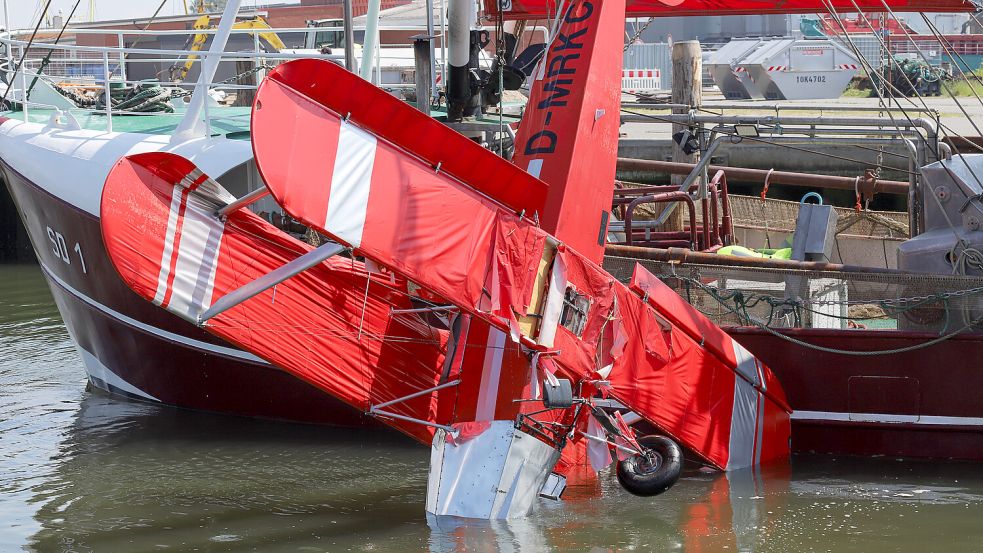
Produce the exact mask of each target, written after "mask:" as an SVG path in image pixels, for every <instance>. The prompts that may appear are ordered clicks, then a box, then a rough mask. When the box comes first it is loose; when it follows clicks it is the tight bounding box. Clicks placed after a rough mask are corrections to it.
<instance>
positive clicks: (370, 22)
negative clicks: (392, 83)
mask: <svg viewBox="0 0 983 553" xmlns="http://www.w3.org/2000/svg"><path fill="white" fill-rule="evenodd" d="M381 4H382V0H369V10H368V11H367V12H366V13H365V43H364V44H362V66H361V67H360V68H359V71H358V74H359V76H360V77H362V78H363V79H365V80H366V81H371V80H372V69H373V66H374V64H375V50H376V48H378V46H379V8H380V7H381ZM353 38H354V37H353ZM377 84H378V83H377Z"/></svg>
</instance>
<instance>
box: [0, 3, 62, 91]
mask: <svg viewBox="0 0 983 553" xmlns="http://www.w3.org/2000/svg"><path fill="white" fill-rule="evenodd" d="M38 3H39V4H40V2H38ZM50 7H51V0H48V3H47V4H45V6H44V13H47V11H48V8H50ZM42 21H44V17H43V16H42V17H39V18H38V24H37V25H35V26H34V32H33V33H31V38H30V40H28V41H27V47H26V48H24V51H23V52H21V55H20V59H19V60H17V67H16V68H14V74H13V76H11V77H10V82H11V86H8V87H7V89H6V90H4V91H3V98H0V107H3V105H4V104H5V103H6V102H7V94H10V89H12V88H14V87H13V86H12V83H13V82H14V79H15V78H17V73H18V72H19V71H20V70H21V66H23V65H24V60H25V59H26V58H27V54H28V52H30V51H31V45H32V44H34V39H35V38H37V36H38V29H40V28H41V22H42ZM9 47H10V45H9V44H8V48H9ZM24 102H25V103H26V102H27V97H26V96H25V98H24Z"/></svg>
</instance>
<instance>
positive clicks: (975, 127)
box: [823, 0, 983, 135]
mask: <svg viewBox="0 0 983 553" xmlns="http://www.w3.org/2000/svg"><path fill="white" fill-rule="evenodd" d="M823 1H824V2H826V1H828V0H823ZM851 1H852V0H851ZM881 4H883V5H884V8H885V9H886V10H887V11H888V13H890V14H892V16H893V15H894V12H892V11H891V8H890V7H889V6H888V5H887V2H885V1H884V0H881ZM895 19H897V17H895ZM902 31H904V34H905V37H907V38H908V41H909V42H911V45H912V46H913V47H914V48H915V51H916V52H917V53H918V56H919V57H920V58H922V61H924V62H925V63H926V64H928V65H929V66H931V63H930V62H929V60H928V57H927V56H925V52H923V51H922V49H921V48H920V47H919V46H918V44H917V43H916V42H915V40H914V39H913V38H912V37H911V35H910V34H909V33H908V31H907V30H906V29H904V28H903V26H902ZM940 84H941V85H942V87H943V88H945V91H946V92H947V93H948V94H949V96H951V97H952V101H953V102H955V104H956V106H957V107H958V108H959V111H961V112H962V113H963V115H964V116H965V117H966V119H967V120H969V123H970V124H971V125H973V130H975V131H976V134H977V135H983V132H980V128H979V127H978V126H977V125H976V122H975V121H973V118H972V117H970V115H969V113H968V112H967V111H966V108H965V107H963V105H962V103H961V102H960V101H959V100H958V99H957V98H956V96H955V94H953V93H952V90H951V89H950V88H949V86H948V85H947V84H945V82H944V81H943V82H942V83H940Z"/></svg>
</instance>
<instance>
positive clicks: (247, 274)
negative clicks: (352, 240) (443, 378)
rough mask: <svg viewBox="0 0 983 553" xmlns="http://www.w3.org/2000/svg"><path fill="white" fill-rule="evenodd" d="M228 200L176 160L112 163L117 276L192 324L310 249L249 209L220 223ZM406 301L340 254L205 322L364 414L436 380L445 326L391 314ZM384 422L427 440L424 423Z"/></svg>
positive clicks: (400, 407) (429, 413) (385, 279)
mask: <svg viewBox="0 0 983 553" xmlns="http://www.w3.org/2000/svg"><path fill="white" fill-rule="evenodd" d="M233 199H234V198H233V197H232V196H231V195H229V194H228V193H227V192H226V191H225V190H224V189H222V187H221V185H219V184H218V183H216V182H215V181H212V180H210V179H208V178H207V177H206V176H205V175H203V174H201V172H200V171H198V170H197V169H196V168H195V167H194V165H193V164H192V163H191V162H190V161H188V160H186V159H184V158H182V157H180V156H177V155H174V154H167V153H148V154H139V155H134V156H129V157H126V158H123V159H122V160H120V161H119V162H118V163H117V165H116V166H115V167H114V168H113V170H112V171H111V172H110V174H109V177H108V178H107V181H106V186H105V189H104V191H103V197H102V216H101V224H102V230H103V237H104V240H105V243H106V248H107V250H108V251H109V255H110V258H111V260H112V262H113V264H114V266H115V267H116V269H117V271H118V272H119V273H120V276H121V277H122V278H123V280H124V281H125V282H126V283H127V284H128V285H129V286H130V288H132V289H133V290H134V291H136V292H137V293H138V294H139V295H140V296H142V297H143V298H145V299H147V300H149V301H153V302H154V303H157V304H158V305H161V306H163V307H165V308H166V309H168V310H169V311H171V312H173V313H175V314H177V315H179V316H181V317H183V318H185V319H188V320H190V321H192V322H194V321H196V318H197V315H198V314H199V313H201V312H202V311H203V310H204V309H205V308H207V307H208V306H209V305H211V304H212V303H214V301H215V300H217V299H218V298H220V297H222V296H223V295H225V294H226V293H228V292H230V291H232V290H234V289H236V288H238V287H239V286H242V285H244V284H246V283H248V282H251V281H252V280H254V279H257V278H259V277H261V276H263V275H266V274H268V273H269V272H270V271H272V270H274V269H276V268H277V267H279V266H281V265H283V264H284V263H286V262H288V261H290V260H293V259H295V258H297V257H299V256H300V255H302V254H304V253H307V252H308V251H310V250H311V249H312V248H311V247H310V246H308V245H307V244H305V243H302V242H300V241H298V240H296V239H294V238H292V237H291V236H289V235H288V234H286V233H284V232H282V231H280V230H279V229H277V228H275V227H273V226H272V225H270V224H269V223H267V222H266V221H264V220H263V219H261V218H260V217H259V216H257V215H255V214H253V213H251V212H249V211H248V210H245V209H243V210H239V211H236V212H233V213H232V214H230V215H229V217H228V220H227V221H226V222H225V223H224V224H223V223H222V222H220V221H219V220H218V219H216V218H215V216H214V211H215V210H216V209H217V208H219V207H222V206H223V205H225V204H226V203H228V202H229V201H231V200H233ZM162 259H163V260H166V261H163V262H162ZM163 265H167V267H168V269H167V270H162V266H163ZM161 291H162V292H161ZM409 307H411V304H410V302H409V300H408V297H407V294H406V291H405V281H402V280H401V279H397V278H395V277H394V276H393V275H391V274H372V273H369V272H367V271H366V270H365V267H364V266H363V264H362V263H359V262H356V261H353V260H352V259H348V258H344V257H340V256H336V257H333V258H330V259H328V260H327V261H325V262H324V263H322V264H320V265H317V266H315V267H314V268H312V269H309V270H307V271H305V272H303V273H301V274H299V275H297V276H295V277H293V278H291V279H289V280H287V281H285V282H282V283H280V284H278V285H277V286H276V287H274V288H273V289H270V290H267V291H266V292H263V293H262V294H259V295H258V296H255V297H253V298H252V299H250V300H247V301H246V302H244V303H242V304H240V305H239V306H237V307H234V308H232V309H231V310H229V311H226V312H224V313H222V314H220V315H218V316H216V317H214V318H213V319H211V320H209V321H208V322H207V324H206V325H205V329H206V330H207V331H208V332H210V333H212V334H214V335H216V336H218V337H221V338H223V339H225V340H227V341H229V342H231V343H233V344H235V345H237V346H239V347H241V348H243V349H246V350H248V351H251V352H253V353H255V354H256V355H258V356H260V357H262V358H264V359H266V360H268V361H270V362H271V363H273V364H275V365H277V366H279V367H282V368H284V369H286V370H287V371H289V372H291V373H293V374H294V375H296V376H298V377H300V378H302V379H303V380H305V381H307V382H309V383H311V384H313V385H315V386H317V387H318V388H320V389H322V390H324V391H325V392H327V393H330V394H332V395H334V396H335V397H338V398H340V399H342V400H343V401H345V402H347V403H349V404H351V405H352V406H353V407H355V408H357V409H359V410H361V411H365V410H368V408H369V406H370V405H375V404H379V403H381V402H384V401H388V400H392V399H396V398H399V397H402V396H406V395H409V394H411V393H413V392H417V391H420V390H425V389H427V388H431V387H433V386H435V385H436V384H437V383H438V381H439V378H440V372H441V368H442V366H443V361H444V352H445V348H446V341H447V332H446V331H444V330H438V329H436V328H433V327H431V326H429V325H427V324H425V322H424V321H423V320H422V319H420V318H419V316H418V315H407V314H396V315H392V314H391V313H390V310H391V309H392V308H409ZM229 385H230V386H235V383H234V382H230V383H229ZM455 397H456V390H455V389H454V388H446V389H443V390H441V391H439V392H436V393H434V394H429V395H426V396H422V397H419V398H416V399H413V400H410V401H407V402H405V403H398V404H395V405H392V406H391V407H387V408H386V410H387V411H390V412H394V413H397V414H401V415H406V416H410V417H414V418H419V419H425V420H435V419H436V418H437V412H438V409H441V411H442V412H445V413H448V414H447V415H446V416H447V417H448V418H449V417H450V413H451V412H452V410H447V409H444V408H441V406H440V405H439V404H438V398H439V399H440V400H441V402H443V403H450V404H453V402H454V401H455ZM270 399H271V400H273V401H282V399H283V398H270ZM382 420H383V422H387V423H388V424H390V425H391V426H393V427H395V428H397V429H399V430H401V431H402V432H404V433H406V434H408V435H410V436H412V437H413V438H415V439H417V440H419V441H420V442H423V443H427V444H429V443H430V440H431V438H432V430H431V429H430V428H428V427H426V426H423V425H420V424H413V423H408V422H402V421H397V420H386V419H382Z"/></svg>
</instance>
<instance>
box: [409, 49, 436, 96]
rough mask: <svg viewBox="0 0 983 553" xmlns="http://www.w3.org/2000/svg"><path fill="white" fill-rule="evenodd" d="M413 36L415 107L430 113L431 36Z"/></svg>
mask: <svg viewBox="0 0 983 553" xmlns="http://www.w3.org/2000/svg"><path fill="white" fill-rule="evenodd" d="M412 38H413V65H414V69H415V70H416V73H415V75H416V79H415V84H416V107H417V109H419V110H420V111H422V112H423V113H426V114H427V115H430V99H431V98H430V94H431V90H430V85H431V83H432V79H431V74H430V70H431V69H432V67H433V58H431V55H432V54H433V36H430V35H416V36H414V37H412Z"/></svg>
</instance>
